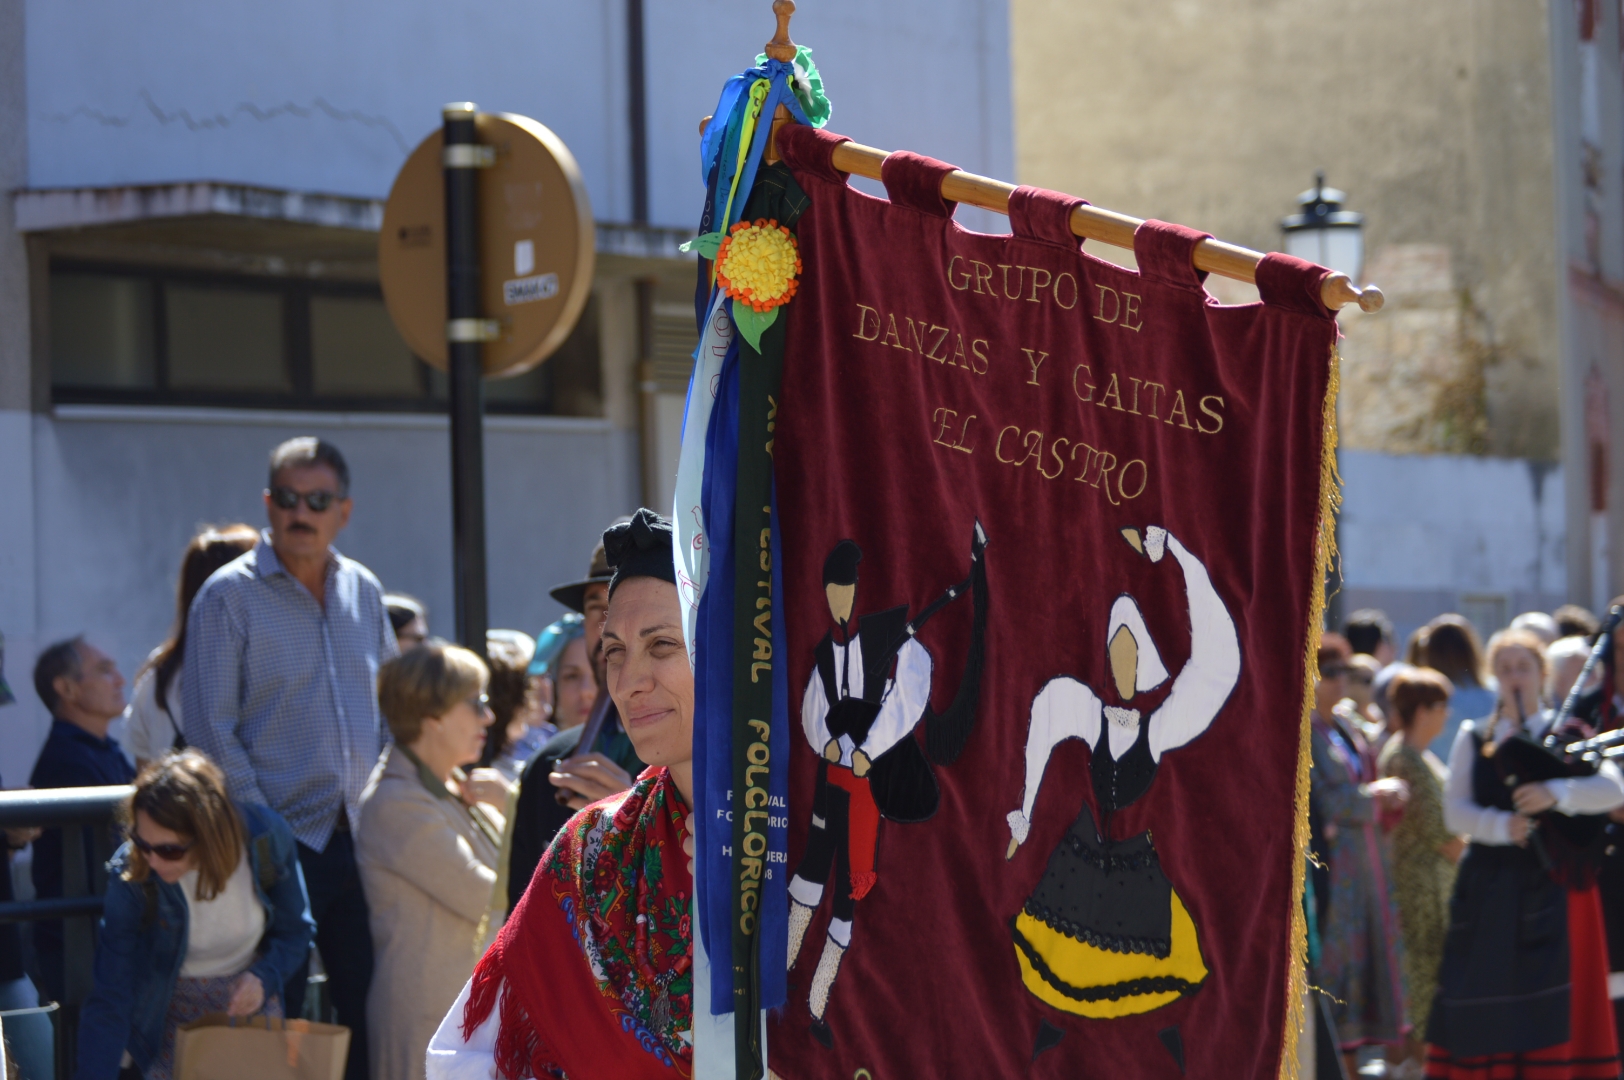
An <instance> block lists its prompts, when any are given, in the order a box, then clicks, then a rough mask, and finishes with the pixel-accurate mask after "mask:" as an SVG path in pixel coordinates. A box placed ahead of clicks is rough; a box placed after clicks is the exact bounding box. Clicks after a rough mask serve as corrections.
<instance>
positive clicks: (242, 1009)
mask: <svg viewBox="0 0 1624 1080" xmlns="http://www.w3.org/2000/svg"><path fill="white" fill-rule="evenodd" d="M264 1004H265V984H264V983H262V982H260V981H259V976H258V975H255V974H254V973H253V972H252V971H245V972H243V973H242V974H241V975H239V976H237V982H236V985H234V986H233V987H232V988H231V1003H230V1004H229V1005H227V1006H226V1015H228V1016H252V1015H254V1014H255V1013H257V1012H259V1010H260V1008H261V1007H262V1006H263V1005H264Z"/></svg>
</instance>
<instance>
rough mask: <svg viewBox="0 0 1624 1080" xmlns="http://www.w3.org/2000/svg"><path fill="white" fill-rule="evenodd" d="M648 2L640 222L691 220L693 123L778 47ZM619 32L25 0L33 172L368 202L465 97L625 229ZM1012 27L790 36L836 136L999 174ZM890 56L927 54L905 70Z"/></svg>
mask: <svg viewBox="0 0 1624 1080" xmlns="http://www.w3.org/2000/svg"><path fill="white" fill-rule="evenodd" d="M10 2H14V3H15V2H20V0H10ZM646 12H647V14H646V20H647V27H648V29H647V55H648V58H649V66H648V108H649V115H648V124H649V133H650V146H649V149H650V173H651V200H650V201H651V216H652V219H653V221H654V222H655V223H657V224H669V225H691V224H692V223H693V222H694V220H695V219H696V218H697V216H698V210H699V200H700V198H701V197H702V195H703V188H702V185H701V181H700V178H699V168H698V153H697V138H698V136H697V130H698V124H699V120H700V118H701V117H704V116H706V115H708V114H710V113H711V112H713V111H714V109H715V106H716V100H717V95H718V92H719V91H720V89H721V85H722V82H723V80H724V79H725V78H726V77H727V76H728V75H729V74H732V73H733V72H736V71H739V70H741V69H743V68H745V67H748V66H749V65H750V64H752V63H753V62H754V58H755V56H756V54H757V53H758V52H759V51H760V49H761V46H762V43H763V42H765V41H766V40H767V39H768V38H769V37H771V36H772V30H773V18H772V13H771V10H770V6H769V4H768V3H767V2H766V0H748V2H746V0H693V2H684V3H680V4H674V3H656V2H650V3H648V4H646ZM624 20H625V5H624V4H623V3H619V2H613V0H604V2H602V3H578V2H577V3H568V2H565V0H543V2H541V3H531V2H524V0H484V2H481V3H478V4H433V3H419V2H410V0H407V2H402V0H343V2H340V3H334V2H331V0H286V2H284V3H279V4H273V5H266V4H255V3H249V2H247V0H211V2H203V0H176V2H173V3H166V4H159V5H144V6H142V5H135V6H132V5H130V4H127V3H120V2H118V0H79V2H75V3H72V4H62V3H56V2H52V0H27V54H28V69H27V70H28V83H27V90H28V135H29V142H30V153H29V165H28V179H27V182H28V184H29V185H30V186H33V187H63V186H92V185H121V184H136V183H155V182H166V181H174V180H190V179H212V180H230V181H238V182H244V183H252V184H262V185H265V186H269V187H277V188H288V189H292V190H299V191H329V192H335V193H341V194H350V195H366V196H374V197H376V196H381V195H383V194H385V193H386V192H387V191H388V189H389V184H390V181H391V180H392V178H393V176H394V174H395V171H396V169H397V168H399V166H400V163H401V161H402V160H404V158H405V156H406V154H407V152H408V151H409V150H410V149H411V147H413V146H415V145H416V143H417V142H418V141H419V140H420V139H422V138H423V136H424V135H426V134H427V133H428V132H429V131H431V130H432V129H433V128H435V127H437V126H438V125H439V122H440V121H439V117H440V106H441V105H443V104H444V103H445V102H447V101H454V100H462V99H469V100H473V101H476V102H478V103H479V104H480V105H481V106H482V107H483V108H486V109H490V110H500V111H508V112H519V113H524V114H526V115H529V116H533V117H535V118H536V119H537V120H540V121H541V122H542V123H544V124H546V125H548V126H549V127H551V128H553V130H554V131H556V132H557V133H558V135H559V136H560V137H562V138H563V140H564V141H565V143H567V144H568V145H569V147H570V148H571V150H572V151H573V153H574V154H575V156H576V158H577V160H578V161H579V162H580V164H581V169H582V172H583V173H584V174H585V177H586V180H587V186H588V188H589V190H590V192H591V198H592V202H593V208H594V212H595V213H596V216H597V217H598V218H599V219H600V220H610V221H625V220H629V219H630V217H631V195H630V187H629V179H628V174H629V168H630V166H629V164H628V154H629V150H628V145H627V136H626V131H627V127H626V115H627V108H626V101H627V98H626V78H625V56H626V45H625V23H624ZM1007 27H1008V13H1007V7H1006V4H1005V2H1004V0H934V2H926V0H894V2H888V3H885V4H874V3H868V2H865V0H821V2H819V3H816V4H803V5H802V10H801V11H800V12H799V13H797V15H796V16H795V20H794V22H793V24H792V27H791V34H792V36H793V37H794V39H795V40H796V41H797V42H799V43H801V44H806V45H810V46H812V47H813V48H814V49H815V50H816V59H817V61H818V63H819V66H820V68H821V69H822V71H823V73H824V78H825V84H826V86H827V87H828V90H829V94H830V97H831V99H832V100H833V102H834V106H835V112H834V117H833V126H834V127H835V129H836V130H839V131H843V132H847V133H849V134H851V135H852V136H853V137H854V138H857V139H859V140H860V141H863V142H868V143H871V144H875V145H895V146H898V147H903V146H906V147H907V148H911V149H915V150H919V151H921V152H923V153H928V154H932V155H934V156H937V157H941V158H945V159H947V160H951V161H955V162H958V163H959V164H961V165H962V166H963V167H965V168H968V169H973V170H976V171H978V172H991V173H994V174H996V175H1008V174H1009V172H1010V171H1011V168H1012V165H1013V149H1012V142H1013V140H1012V138H1011V132H1010V124H1009V116H1010V109H1009V100H1010V99H1009V46H1008V42H1009V39H1008V30H1007ZM904 53H906V54H909V55H914V56H918V57H929V62H928V64H923V65H918V66H916V67H913V68H911V69H910V68H909V67H907V66H906V65H901V66H899V63H898V60H899V57H900V56H902V55H903V54H904ZM910 70H911V71H912V73H913V74H911V75H910V74H908V72H909V71H910Z"/></svg>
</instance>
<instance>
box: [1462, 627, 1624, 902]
mask: <svg viewBox="0 0 1624 1080" xmlns="http://www.w3.org/2000/svg"><path fill="white" fill-rule="evenodd" d="M1620 621H1624V606H1615V607H1613V609H1612V610H1611V611H1609V612H1608V613H1607V620H1606V622H1604V623H1603V624H1602V627H1601V632H1600V633H1598V634H1597V635H1596V644H1595V645H1594V647H1592V648H1591V650H1590V655H1589V656H1588V657H1587V658H1586V659H1585V665H1584V667H1583V668H1582V669H1581V670H1580V672H1579V677H1578V678H1577V679H1575V680H1574V682H1573V686H1572V688H1571V689H1569V691H1568V694H1567V697H1566V698H1565V699H1564V700H1563V702H1562V707H1561V708H1560V709H1558V710H1557V712H1556V716H1555V717H1554V718H1553V719H1552V721H1551V724H1550V726H1549V727H1548V728H1547V729H1546V732H1545V734H1544V736H1542V737H1535V736H1533V735H1530V734H1529V733H1528V732H1526V731H1524V730H1522V725H1521V724H1520V723H1519V725H1518V731H1517V733H1516V734H1514V735H1512V736H1511V737H1510V738H1508V739H1506V740H1505V741H1504V742H1502V743H1500V744H1499V745H1498V746H1495V747H1494V748H1493V750H1492V755H1493V759H1494V767H1495V771H1496V772H1497V774H1498V775H1499V777H1500V780H1501V782H1502V783H1504V784H1505V786H1506V788H1507V789H1508V790H1509V789H1515V788H1518V787H1521V786H1522V785H1524V784H1540V783H1544V782H1545V781H1547V780H1563V779H1569V778H1572V777H1583V776H1594V775H1596V771H1597V770H1598V769H1600V768H1601V763H1602V761H1603V760H1605V759H1607V758H1612V757H1619V756H1624V730H1618V731H1610V732H1607V733H1605V734H1602V735H1598V736H1595V737H1593V738H1586V739H1579V740H1575V741H1565V740H1568V739H1571V737H1572V734H1573V731H1574V727H1575V723H1576V720H1577V718H1576V716H1575V712H1576V710H1577V709H1578V707H1579V705H1580V701H1581V699H1582V698H1584V696H1585V687H1586V685H1587V684H1588V683H1589V681H1590V679H1591V676H1592V675H1593V674H1594V672H1595V670H1596V667H1597V665H1599V664H1605V663H1606V662H1607V653H1608V651H1609V650H1611V649H1612V647H1613V633H1614V631H1616V630H1617V629H1618V625H1619V623H1620ZM1514 696H1515V697H1516V698H1517V707H1518V714H1519V715H1518V719H1519V721H1521V720H1523V719H1525V717H1524V716H1523V715H1522V699H1521V695H1520V694H1519V695H1514ZM1489 745H1490V746H1493V744H1492V743H1490V744H1489ZM1485 752H1486V753H1488V752H1489V751H1487V750H1485ZM1607 821H1608V819H1607V817H1606V816H1605V815H1601V814H1583V815H1578V816H1573V815H1569V814H1563V813H1559V812H1557V811H1556V810H1554V809H1552V810H1547V811H1545V812H1543V813H1541V814H1537V815H1535V817H1534V825H1535V828H1534V829H1531V830H1530V831H1529V834H1528V836H1529V841H1528V843H1529V847H1530V848H1531V849H1532V850H1533V851H1534V852H1535V854H1536V855H1538V856H1539V860H1540V862H1541V864H1542V865H1544V867H1545V868H1546V869H1547V870H1549V871H1551V872H1553V873H1555V874H1557V875H1558V876H1564V877H1565V876H1568V875H1576V876H1577V877H1578V879H1579V880H1580V881H1587V880H1589V878H1590V877H1591V876H1593V875H1594V873H1595V869H1596V865H1597V862H1598V860H1599V858H1600V856H1601V850H1602V848H1603V847H1604V846H1605V843H1604V841H1605V833H1606V829H1607Z"/></svg>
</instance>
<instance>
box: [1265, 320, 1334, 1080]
mask: <svg viewBox="0 0 1624 1080" xmlns="http://www.w3.org/2000/svg"><path fill="white" fill-rule="evenodd" d="M1340 362H1341V358H1340V357H1339V356H1338V354H1337V350H1336V344H1335V343H1334V342H1333V343H1332V345H1331V357H1330V364H1331V378H1330V381H1329V382H1327V383H1326V386H1325V405H1324V413H1323V421H1322V423H1323V433H1322V435H1321V444H1320V488H1319V490H1320V505H1319V524H1318V528H1319V535H1318V537H1317V538H1316V540H1315V544H1314V588H1313V594H1312V596H1311V597H1310V599H1309V604H1308V632H1307V633H1306V634H1305V635H1304V642H1303V711H1302V720H1301V723H1300V724H1299V725H1298V735H1297V740H1298V741H1297V805H1296V814H1297V818H1296V824H1295V827H1294V828H1293V843H1292V855H1293V865H1292V869H1291V881H1292V884H1291V954H1290V959H1289V960H1288V961H1287V964H1288V970H1287V972H1286V1030H1285V1038H1284V1040H1283V1045H1282V1047H1281V1056H1280V1080H1306V1078H1301V1077H1300V1076H1299V1070H1298V1068H1297V1064H1298V1062H1297V1046H1298V1040H1299V1039H1300V1038H1301V1037H1302V1031H1303V1025H1304V1024H1305V1023H1308V1022H1309V1014H1308V1012H1307V1010H1305V1009H1304V1004H1305V1001H1306V994H1307V990H1308V921H1307V919H1306V918H1305V916H1304V912H1303V887H1304V878H1305V876H1306V873H1307V869H1308V841H1309V835H1308V783H1309V771H1310V767H1311V766H1312V764H1313V751H1312V749H1311V744H1310V736H1309V732H1310V731H1311V729H1312V722H1311V720H1310V719H1309V717H1310V715H1311V714H1312V713H1313V711H1314V685H1315V683H1316V682H1318V681H1319V647H1320V634H1321V633H1322V632H1323V630H1324V622H1325V576H1326V572H1327V571H1328V570H1329V569H1330V566H1331V560H1332V559H1334V558H1336V557H1337V556H1338V552H1337V548H1336V515H1337V511H1338V510H1339V509H1340V508H1341V506H1342V476H1341V474H1340V473H1339V472H1338V470H1337V467H1336V439H1337V435H1336V400H1337V394H1338V392H1339V391H1340V390H1341V384H1342V378H1341V373H1340V370H1339V364H1340Z"/></svg>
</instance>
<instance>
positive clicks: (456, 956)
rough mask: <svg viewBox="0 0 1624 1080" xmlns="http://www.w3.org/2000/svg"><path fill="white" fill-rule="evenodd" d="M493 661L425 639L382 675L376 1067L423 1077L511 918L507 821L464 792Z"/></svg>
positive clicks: (364, 872) (368, 839)
mask: <svg viewBox="0 0 1624 1080" xmlns="http://www.w3.org/2000/svg"><path fill="white" fill-rule="evenodd" d="M487 677H488V676H487V671H486V668H485V665H484V663H483V662H482V661H481V660H480V659H479V657H477V656H475V655H474V654H473V653H471V652H469V651H468V650H467V649H462V648H458V647H457V646H455V645H427V646H419V647H418V648H415V649H412V650H411V651H410V652H407V653H405V654H404V655H402V656H400V657H397V658H396V659H394V660H391V661H390V662H389V663H387V664H385V665H384V667H383V669H382V670H381V671H380V672H379V673H378V702H379V705H380V707H381V710H382V712H383V714H384V718H385V719H386V720H388V721H389V729H390V731H391V732H392V733H393V734H394V736H395V743H394V745H393V746H390V747H388V748H386V749H385V750H384V752H383V756H382V757H381V758H380V759H379V761H378V765H377V768H375V769H374V770H373V772H372V777H371V779H370V780H369V781H368V782H367V788H366V791H365V793H364V794H363V795H362V796H361V822H360V828H359V830H358V832H357V835H356V857H357V860H358V861H359V863H360V866H361V882H362V885H363V886H364V887H365V889H366V896H367V907H368V908H369V909H370V911H371V915H372V944H373V950H374V952H375V954H376V958H377V959H376V967H375V968H374V971H373V975H372V989H371V991H370V992H369V994H368V996H367V1026H368V1039H369V1044H370V1049H371V1054H372V1069H373V1075H374V1076H377V1077H387V1078H388V1080H422V1077H423V1057H424V1054H425V1053H426V1051H427V1049H428V1045H429V1039H430V1038H431V1037H432V1036H433V1035H434V1030H435V1028H437V1027H438V1026H439V1024H440V1020H441V1018H442V1017H444V1016H445V1012H446V1010H447V1009H448V1008H450V1007H451V1003H452V1002H454V1001H455V1000H456V999H457V994H458V993H459V992H460V991H461V990H462V985H463V983H465V982H467V981H468V976H469V975H470V974H471V973H472V972H473V970H474V963H475V961H476V960H478V959H479V956H480V953H481V952H483V951H484V947H485V945H486V944H487V943H488V940H489V939H490V938H491V937H492V936H493V935H494V933H495V931H496V930H497V929H498V928H499V927H500V926H501V924H502V917H503V915H504V912H505V908H506V904H505V900H506V886H505V883H502V884H501V885H500V887H499V883H498V880H497V878H498V875H497V870H496V867H497V866H498V865H499V863H500V861H501V860H500V848H501V837H502V828H503V822H502V817H501V815H500V814H498V813H495V812H494V811H492V810H491V809H490V808H489V807H486V806H482V805H473V806H470V805H468V804H466V803H464V801H463V799H462V798H461V797H460V795H459V788H458V787H457V783H458V781H459V780H460V779H462V778H463V777H462V774H461V772H460V771H459V769H458V766H461V765H466V764H469V763H470V762H473V761H477V760H478V759H479V755H480V751H481V750H482V749H483V747H484V745H485V729H486V728H487V727H489V726H490V724H491V719H492V717H491V712H490V710H489V709H488V708H487V707H486V705H485V700H484V691H485V683H486V679H487Z"/></svg>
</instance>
